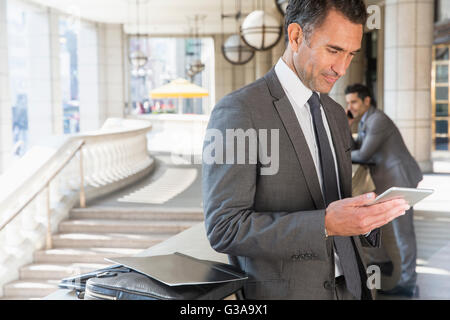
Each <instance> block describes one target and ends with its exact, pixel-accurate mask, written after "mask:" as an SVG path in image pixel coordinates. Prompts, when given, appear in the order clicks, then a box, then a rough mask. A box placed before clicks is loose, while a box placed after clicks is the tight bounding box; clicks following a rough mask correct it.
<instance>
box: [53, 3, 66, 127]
mask: <svg viewBox="0 0 450 320" xmlns="http://www.w3.org/2000/svg"><path fill="white" fill-rule="evenodd" d="M59 17H60V16H59V13H58V11H56V10H55V9H52V8H50V9H49V30H50V69H51V72H50V77H51V80H50V81H51V88H52V89H51V108H52V112H51V114H52V133H53V134H54V135H62V134H64V126H63V106H62V88H61V68H60V59H61V58H60V47H61V44H60V40H59V38H60V36H59Z"/></svg>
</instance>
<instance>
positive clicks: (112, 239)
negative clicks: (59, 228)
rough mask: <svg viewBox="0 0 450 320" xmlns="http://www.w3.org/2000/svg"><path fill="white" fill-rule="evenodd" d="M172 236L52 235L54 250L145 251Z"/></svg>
mask: <svg viewBox="0 0 450 320" xmlns="http://www.w3.org/2000/svg"><path fill="white" fill-rule="evenodd" d="M173 235H174V234H173V233H172V234H157V235H144V234H122V233H60V234H55V235H53V237H52V239H53V247H54V248H86V247H101V248H111V247H114V248H135V249H139V248H142V249H147V248H149V247H151V246H154V245H155V244H158V243H160V242H162V241H164V240H166V239H168V238H170V237H171V236H173Z"/></svg>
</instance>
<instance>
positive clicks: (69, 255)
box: [34, 248, 142, 264]
mask: <svg viewBox="0 0 450 320" xmlns="http://www.w3.org/2000/svg"><path fill="white" fill-rule="evenodd" d="M141 251H142V249H133V248H58V249H50V250H40V251H36V252H35V253H34V262H35V263H62V264H64V263H74V262H81V263H104V262H105V258H114V257H123V256H132V255H136V254H138V253H139V252H141Z"/></svg>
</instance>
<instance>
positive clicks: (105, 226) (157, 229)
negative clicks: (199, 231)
mask: <svg viewBox="0 0 450 320" xmlns="http://www.w3.org/2000/svg"><path fill="white" fill-rule="evenodd" d="M198 223H201V222H199V221H149V220H113V219H103V220H99V219H79V220H66V221H63V222H61V223H60V224H59V231H60V232H61V233H76V232H88V233H91V232H92V233H130V234H150V233H155V234H156V233H174V234H175V233H179V232H181V231H184V230H186V229H188V228H190V227H192V226H194V225H196V224H198Z"/></svg>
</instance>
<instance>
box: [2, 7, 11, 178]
mask: <svg viewBox="0 0 450 320" xmlns="http://www.w3.org/2000/svg"><path fill="white" fill-rule="evenodd" d="M7 46H8V31H7V23H6V1H0V174H2V173H3V172H4V171H5V169H6V168H7V166H8V165H9V163H10V162H11V160H12V156H11V152H12V112H11V101H10V89H9V71H8V69H9V66H8V50H7Z"/></svg>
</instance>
